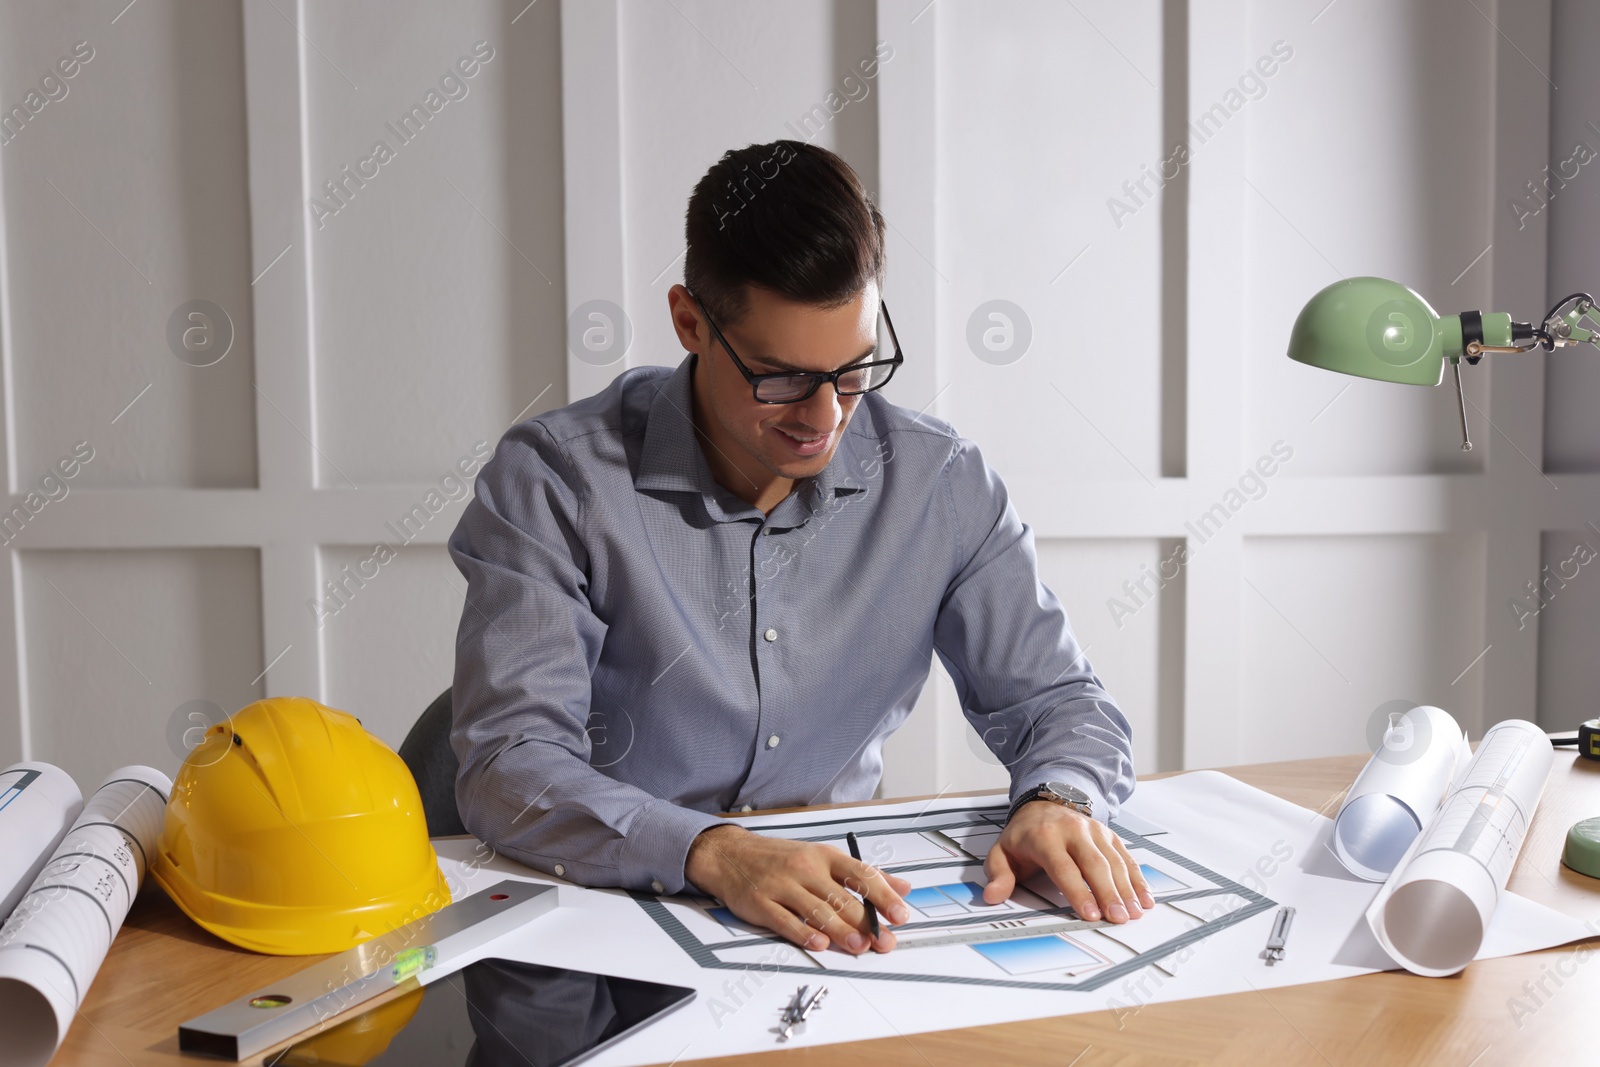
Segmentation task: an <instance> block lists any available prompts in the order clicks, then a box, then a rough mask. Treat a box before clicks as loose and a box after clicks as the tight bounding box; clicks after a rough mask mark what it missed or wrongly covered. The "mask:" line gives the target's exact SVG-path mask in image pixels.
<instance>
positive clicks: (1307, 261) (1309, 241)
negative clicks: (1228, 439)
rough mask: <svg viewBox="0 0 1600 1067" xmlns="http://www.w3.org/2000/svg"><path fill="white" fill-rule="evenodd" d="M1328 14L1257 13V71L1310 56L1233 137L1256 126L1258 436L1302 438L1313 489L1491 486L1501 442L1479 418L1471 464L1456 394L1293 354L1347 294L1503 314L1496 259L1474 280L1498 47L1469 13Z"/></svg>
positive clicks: (1247, 184)
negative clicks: (1316, 315) (1330, 299)
mask: <svg viewBox="0 0 1600 1067" xmlns="http://www.w3.org/2000/svg"><path fill="white" fill-rule="evenodd" d="M1319 7H1321V4H1305V3H1297V4H1281V3H1263V2H1255V3H1252V4H1251V5H1250V34H1251V47H1250V57H1249V58H1250V60H1251V61H1252V62H1253V61H1254V60H1255V59H1256V58H1257V57H1258V56H1260V55H1270V54H1271V47H1272V45H1273V44H1274V42H1278V41H1281V42H1283V47H1284V48H1286V49H1289V50H1292V53H1293V54H1292V58H1290V59H1288V60H1286V61H1284V62H1282V63H1281V64H1279V70H1278V73H1277V74H1275V75H1274V76H1273V77H1272V78H1271V79H1269V80H1267V81H1266V84H1267V91H1266V92H1265V94H1264V95H1263V96H1262V97H1261V99H1259V100H1255V101H1249V102H1247V103H1246V104H1245V105H1244V107H1243V108H1241V109H1240V112H1239V115H1238V117H1237V118H1235V119H1230V120H1229V121H1230V127H1229V128H1225V129H1224V130H1223V132H1222V133H1221V134H1220V135H1219V136H1232V135H1233V134H1234V133H1235V132H1236V131H1234V130H1233V129H1232V128H1231V125H1232V123H1235V122H1240V121H1241V120H1242V123H1241V124H1242V125H1244V126H1245V127H1246V128H1245V129H1244V130H1240V131H1237V132H1240V133H1247V134H1248V161H1247V164H1246V170H1245V174H1244V179H1243V182H1244V184H1242V185H1241V187H1240V188H1239V195H1240V196H1241V197H1242V198H1243V205H1244V209H1245V210H1244V215H1245V219H1246V225H1247V228H1248V229H1247V234H1246V238H1245V240H1246V249H1247V251H1246V262H1247V263H1248V265H1249V266H1248V271H1247V275H1246V278H1245V284H1246V286H1247V292H1246V302H1247V307H1248V309H1249V311H1248V314H1247V315H1246V316H1245V318H1244V321H1243V322H1242V323H1241V324H1240V325H1241V327H1242V330H1241V333H1242V337H1241V343H1242V344H1243V345H1244V346H1245V351H1246V353H1247V368H1248V371H1247V386H1246V388H1247V391H1248V397H1249V401H1248V402H1249V420H1250V427H1251V436H1252V437H1253V438H1259V439H1261V440H1264V441H1272V440H1274V439H1277V438H1280V437H1290V436H1291V435H1292V438H1293V440H1294V441H1295V443H1296V445H1297V446H1301V447H1300V451H1299V455H1297V456H1296V459H1295V463H1294V465H1293V468H1292V470H1291V471H1290V474H1291V476H1292V477H1296V478H1304V477H1316V476H1323V475H1341V474H1416V473H1431V472H1448V471H1475V470H1479V469H1481V466H1482V463H1481V457H1482V455H1483V454H1484V451H1485V449H1487V448H1497V447H1501V442H1499V441H1494V442H1490V441H1488V440H1487V438H1488V437H1489V429H1488V427H1487V426H1486V425H1484V423H1483V418H1482V417H1481V416H1476V417H1475V420H1474V421H1475V422H1476V423H1477V425H1476V428H1475V430H1476V433H1475V436H1476V438H1477V440H1476V444H1477V446H1478V447H1477V450H1475V451H1474V452H1471V453H1463V452H1461V451H1460V431H1459V429H1458V425H1457V422H1458V419H1457V414H1456V400H1455V392H1454V387H1453V386H1452V385H1450V384H1449V383H1448V382H1446V384H1445V385H1444V386H1443V387H1441V388H1438V389H1425V388H1417V387H1413V388H1402V387H1399V386H1393V385H1389V384H1386V383H1382V382H1368V381H1363V380H1356V379H1351V378H1347V377H1343V376H1338V375H1333V374H1329V373H1328V372H1326V371H1321V370H1318V369H1316V368H1313V367H1307V366H1304V365H1302V364H1298V363H1293V362H1291V361H1289V360H1288V359H1286V358H1285V357H1284V353H1285V351H1286V350H1287V348H1288V339H1289V331H1290V328H1291V327H1292V326H1293V325H1294V320H1295V316H1296V315H1298V314H1299V311H1300V308H1301V306H1302V305H1303V304H1304V303H1305V301H1306V300H1307V299H1308V298H1309V297H1310V296H1311V294H1313V293H1315V292H1316V291H1317V290H1319V289H1321V288H1322V287H1323V286H1325V285H1328V284H1330V283H1332V282H1335V281H1338V280H1339V279H1340V278H1341V277H1357V276H1361V275H1376V276H1378V277H1381V278H1392V279H1395V280H1397V281H1400V282H1403V283H1404V284H1406V285H1409V286H1410V287H1411V288H1413V289H1415V290H1417V292H1419V293H1421V294H1422V295H1423V297H1424V298H1425V299H1427V300H1428V301H1429V302H1430V303H1431V304H1432V305H1433V306H1434V309H1435V310H1436V311H1438V312H1439V313H1440V314H1442V315H1448V314H1454V313H1455V312H1458V311H1464V310H1468V309H1471V308H1484V309H1485V310H1489V308H1487V307H1485V299H1486V297H1487V295H1488V292H1489V289H1488V282H1489V278H1490V273H1489V266H1490V264H1489V263H1488V262H1487V260H1488V257H1487V256H1486V257H1485V259H1484V260H1482V261H1478V262H1477V263H1476V264H1475V265H1473V264H1474V261H1475V260H1477V259H1478V256H1479V255H1480V254H1481V253H1483V252H1484V250H1485V248H1486V246H1488V245H1489V244H1490V242H1491V240H1492V235H1491V233H1490V219H1489V212H1488V208H1489V203H1490V199H1491V194H1490V180H1491V176H1492V175H1491V171H1490V170H1489V169H1488V168H1487V167H1485V166H1484V164H1483V161H1484V159H1485V157H1486V156H1487V155H1488V154H1489V153H1490V152H1491V151H1492V147H1491V146H1492V140H1490V138H1491V137H1492V133H1491V131H1492V125H1493V122H1492V119H1493V110H1492V109H1493V95H1492V94H1493V88H1492V84H1491V82H1490V80H1489V79H1488V78H1487V77H1485V76H1484V71H1485V70H1486V69H1487V67H1488V65H1489V64H1490V63H1491V58H1492V54H1493V44H1494V41H1495V31H1494V29H1493V27H1492V26H1490V24H1489V23H1488V21H1487V20H1485V19H1484V18H1481V17H1479V16H1478V15H1476V14H1475V13H1474V12H1473V11H1472V10H1471V8H1463V5H1460V4H1458V3H1454V2H1452V0H1417V2H1411V3H1405V4H1395V3H1393V2H1392V0H1343V2H1342V3H1339V4H1338V5H1336V6H1332V7H1330V8H1329V9H1328V10H1327V11H1326V12H1325V13H1324V14H1323V15H1322V16H1321V17H1320V18H1317V19H1316V21H1315V23H1312V22H1310V21H1309V18H1310V17H1311V16H1314V15H1315V14H1316V11H1317V9H1318V8H1319ZM1378 25H1381V26H1382V27H1383V29H1382V32H1376V31H1375V29H1374V27H1375V26H1378ZM1245 72H1246V71H1245V70H1244V69H1243V68H1241V70H1240V72H1239V74H1240V75H1243V74H1244V73H1245ZM1197 88H1198V87H1197ZM1226 88H1227V86H1225V85H1217V86H1215V87H1214V89H1212V90H1211V92H1209V93H1206V95H1204V96H1203V97H1202V98H1201V99H1197V100H1195V101H1193V110H1194V111H1195V112H1196V113H1197V114H1198V113H1200V112H1202V111H1203V110H1204V109H1205V108H1206V107H1209V106H1210V105H1211V103H1212V102H1213V101H1214V100H1221V99H1222V98H1223V96H1224V90H1225V89H1226ZM1310 116H1315V118H1314V119H1313V118H1311V117H1310ZM1491 255H1492V253H1491ZM1469 266H1470V268H1471V269H1468V268H1469ZM1537 314H1538V312H1537V311H1528V312H1526V313H1525V314H1524V316H1523V317H1528V316H1532V315H1537ZM1463 369H1464V370H1465V371H1466V372H1467V373H1466V380H1467V383H1468V386H1469V396H1470V397H1471V398H1472V399H1473V401H1474V402H1475V403H1476V404H1477V405H1478V407H1479V408H1480V409H1481V410H1483V411H1488V410H1489V405H1488V402H1487V399H1486V397H1487V380H1486V379H1487V374H1486V373H1484V372H1483V371H1482V369H1481V368H1480V369H1479V370H1478V371H1477V372H1476V373H1475V372H1474V371H1473V369H1472V368H1463ZM1347 386H1348V387H1349V388H1348V389H1346V387H1347ZM1341 392H1342V395H1340V394H1341ZM1336 396H1337V397H1338V399H1337V400H1334V399H1333V398H1334V397H1336ZM1330 404H1331V406H1327V408H1326V411H1323V408H1324V407H1325V406H1326V405H1330ZM1469 411H1470V409H1469ZM1313 418H1315V419H1316V421H1315V423H1312V422H1311V421H1310V420H1312V419H1313Z"/></svg>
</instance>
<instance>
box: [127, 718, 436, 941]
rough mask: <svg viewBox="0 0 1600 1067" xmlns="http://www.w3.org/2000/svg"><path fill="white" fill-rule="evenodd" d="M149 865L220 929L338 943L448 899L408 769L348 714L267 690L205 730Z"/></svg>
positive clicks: (385, 928) (198, 915) (235, 935)
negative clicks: (264, 697) (260, 697)
mask: <svg viewBox="0 0 1600 1067" xmlns="http://www.w3.org/2000/svg"><path fill="white" fill-rule="evenodd" d="M152 873H153V874H154V875H155V879H156V881H157V882H159V883H160V884H161V887H162V888H163V889H165V890H166V891H167V894H168V895H169V896H171V897H172V899H173V901H175V902H176V903H177V905H178V907H180V908H182V909H183V911H184V913H185V914H187V915H188V916H189V917H190V918H191V919H193V920H194V921H195V922H197V923H199V924H200V925H201V926H203V927H205V928H206V929H207V930H209V931H211V932H212V933H214V934H216V935H217V936H218V937H220V938H222V939H223V940H225V941H231V942H233V943H234V944H235V945H239V946H242V947H244V948H248V949H253V950H254V951H256V952H269V953H273V954H275V955H280V956H297V955H306V954H310V953H318V952H339V951H342V950H344V949H347V948H350V947H352V946H354V945H357V944H360V943H361V942H363V941H365V940H367V939H368V938H372V937H376V936H377V935H379V934H384V933H388V932H389V931H390V930H393V929H394V928H396V927H398V926H402V925H404V924H405V923H408V922H411V921H412V920H413V919H419V918H421V917H422V916H424V915H426V914H428V913H430V912H433V911H436V910H438V909H439V908H442V907H444V906H445V905H446V904H448V903H450V888H449V886H448V885H447V884H446V883H445V879H444V875H443V873H442V872H441V871H440V870H439V861H438V857H437V856H436V855H435V854H434V851H433V845H432V843H431V842H429V840H428V828H427V820H426V819H425V817H424V816H423V811H422V799H421V797H420V796H418V794H417V784H416V781H415V780H414V779H413V778H412V777H411V772H410V771H409V770H408V769H407V768H406V765H405V763H404V762H402V761H401V759H400V757H399V756H397V755H396V754H395V753H394V750H392V749H390V748H389V747H388V746H387V745H385V744H384V743H383V742H382V741H379V740H378V739H377V738H376V737H373V736H372V735H371V734H369V733H367V731H366V730H364V729H362V726H361V723H360V722H358V721H357V720H356V718H355V717H354V716H352V715H347V714H345V713H344V712H342V711H335V710H334V709H333V708H327V707H323V706H322V705H321V704H318V703H317V702H316V701H314V700H308V699H306V698H305V697H273V698H271V699H268V700H259V701H257V702H256V703H254V704H251V705H249V706H247V707H244V708H241V709H240V710H239V711H238V712H236V713H234V715H233V716H232V717H231V718H230V719H229V720H227V721H226V722H220V723H218V724H216V725H215V726H213V727H211V728H210V729H209V730H207V731H206V735H205V737H204V739H202V741H201V742H200V744H198V745H196V746H195V747H194V748H193V749H192V750H191V751H190V752H189V755H188V757H187V758H186V759H185V760H184V761H183V767H182V768H180V769H179V771H178V777H177V780H176V781H175V782H174V783H173V786H172V799H171V801H170V802H169V803H168V804H167V814H166V821H165V823H164V824H163V825H162V829H161V836H160V838H159V839H158V840H157V843H156V856H155V862H154V863H153V864H152Z"/></svg>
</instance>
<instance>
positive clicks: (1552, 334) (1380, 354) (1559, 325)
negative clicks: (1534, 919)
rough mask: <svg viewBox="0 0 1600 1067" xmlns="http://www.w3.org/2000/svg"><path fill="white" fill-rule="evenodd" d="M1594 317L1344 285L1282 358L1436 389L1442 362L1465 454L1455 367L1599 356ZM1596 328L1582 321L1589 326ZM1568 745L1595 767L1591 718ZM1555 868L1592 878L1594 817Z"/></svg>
mask: <svg viewBox="0 0 1600 1067" xmlns="http://www.w3.org/2000/svg"><path fill="white" fill-rule="evenodd" d="M1594 310H1595V300H1594V297H1592V296H1590V295H1589V294H1588V293H1574V294H1573V295H1571V296H1569V297H1566V298H1565V299H1563V300H1562V301H1560V302H1559V303H1557V304H1556V306H1555V307H1553V308H1551V309H1550V312H1549V314H1547V315H1546V316H1545V317H1544V322H1543V323H1541V324H1540V325H1539V326H1537V327H1535V326H1533V325H1532V324H1530V323H1526V322H1517V321H1515V320H1513V319H1512V318H1511V316H1510V315H1507V314H1504V313H1502V312H1498V311H1492V312H1489V313H1487V314H1485V313H1483V312H1480V311H1463V312H1462V313H1461V314H1459V315H1443V316H1441V315H1439V314H1438V313H1437V312H1436V311H1434V310H1433V308H1431V307H1429V306H1428V302H1427V301H1426V300H1424V299H1422V297H1420V296H1418V295H1417V294H1416V293H1415V292H1413V291H1412V290H1410V289H1407V288H1406V287H1405V286H1403V285H1401V284H1400V283H1399V282H1391V281H1387V280H1385V279H1383V278H1346V279H1345V280H1344V281H1339V282H1334V283H1333V284H1332V285H1330V286H1328V287H1327V288H1326V289H1324V290H1322V292H1320V293H1318V294H1317V295H1316V296H1314V297H1312V298H1311V299H1310V300H1309V301H1308V302H1307V303H1306V306H1305V307H1304V308H1302V309H1301V310H1300V317H1299V318H1297V319H1295V320H1294V331H1293V332H1292V333H1291V334H1290V335H1289V358H1290V359H1293V360H1298V361H1299V362H1301V363H1309V364H1310V365H1311V366H1313V367H1321V368H1323V369H1324V370H1332V371H1338V372H1340V373H1341V374H1354V375H1356V376H1358V377H1361V378H1375V379H1377V380H1378V381H1380V382H1399V383H1401V384H1403V385H1438V384H1439V383H1440V382H1441V381H1443V380H1444V364H1445V360H1449V361H1450V369H1451V370H1452V371H1453V372H1454V374H1455V380H1456V406H1457V407H1458V408H1459V410H1460V412H1461V450H1462V451H1463V452H1467V451H1470V450H1471V449H1472V438H1471V437H1470V436H1469V435H1468V433H1467V399H1466V394H1464V393H1463V392H1462V391H1461V361H1462V360H1463V359H1465V360H1466V361H1467V362H1468V363H1470V364H1476V363H1477V362H1478V361H1479V360H1480V359H1482V358H1483V357H1484V355H1485V354H1486V353H1489V352H1531V351H1533V350H1534V349H1535V348H1543V349H1544V350H1545V351H1546V352H1550V351H1554V350H1555V349H1557V348H1566V347H1569V346H1571V345H1578V344H1584V343H1588V344H1592V345H1594V346H1595V347H1596V348H1600V331H1597V330H1596V329H1594V328H1591V327H1586V326H1584V325H1583V324H1582V322H1583V320H1584V318H1585V317H1586V316H1588V315H1589V314H1590V313H1591V312H1593V311H1594ZM1595 321H1596V320H1591V324H1593V323H1594V322H1595ZM1552 740H1553V741H1554V743H1555V744H1558V745H1560V744H1568V745H1571V744H1576V745H1578V753H1579V755H1582V756H1586V757H1588V758H1590V759H1600V720H1597V719H1591V720H1589V721H1588V722H1586V723H1584V724H1583V725H1582V726H1581V727H1579V729H1578V731H1577V733H1576V735H1575V736H1572V737H1570V738H1559V739H1552ZM1562 862H1563V863H1565V864H1566V865H1567V866H1568V867H1570V868H1572V869H1573V870H1575V871H1578V872H1580V873H1582V874H1587V875H1589V876H1591V877H1595V878H1600V818H1594V819H1584V820H1583V821H1581V822H1579V823H1578V824H1577V825H1575V826H1573V827H1572V829H1571V830H1569V831H1568V833H1567V845H1566V849H1565V851H1564V852H1563V854H1562Z"/></svg>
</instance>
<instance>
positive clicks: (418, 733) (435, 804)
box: [400, 689, 467, 837]
mask: <svg viewBox="0 0 1600 1067" xmlns="http://www.w3.org/2000/svg"><path fill="white" fill-rule="evenodd" d="M451 715H452V709H451V701H450V690H448V689H446V690H445V691H444V692H442V693H440V694H439V696H438V698H437V699H435V700H434V702H433V703H432V704H429V705H428V708H427V710H426V711H424V712H423V713H422V715H421V717H420V718H418V719H417V721H416V723H415V724H414V725H412V727H411V731H410V732H409V733H408V734H406V739H405V741H403V742H401V745H400V758H401V759H403V760H405V764H406V766H407V767H410V768H411V776H412V777H413V778H415V779H416V780H417V792H419V793H421V794H422V811H423V814H424V815H426V816H427V819H428V836H429V837H446V836H449V835H451V834H464V833H466V832H467V828H466V827H465V826H463V825H462V823H461V813H460V812H459V811H457V810H456V771H457V770H458V767H459V765H458V764H457V762H456V753H455V749H453V748H451V747H450V719H451Z"/></svg>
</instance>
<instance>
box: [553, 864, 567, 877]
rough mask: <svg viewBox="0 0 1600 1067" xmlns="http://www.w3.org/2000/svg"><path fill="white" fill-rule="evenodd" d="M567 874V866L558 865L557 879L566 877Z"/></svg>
mask: <svg viewBox="0 0 1600 1067" xmlns="http://www.w3.org/2000/svg"><path fill="white" fill-rule="evenodd" d="M566 873H567V866H566V864H564V863H558V864H556V877H557V878H560V877H562V876H564V875H565V874H566Z"/></svg>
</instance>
